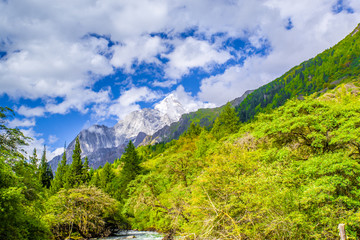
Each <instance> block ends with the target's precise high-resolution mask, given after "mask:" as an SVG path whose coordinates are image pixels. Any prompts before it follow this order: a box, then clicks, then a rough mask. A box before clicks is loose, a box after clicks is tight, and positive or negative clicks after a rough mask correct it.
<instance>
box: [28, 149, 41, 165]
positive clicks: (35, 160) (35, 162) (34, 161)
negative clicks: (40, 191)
mask: <svg viewBox="0 0 360 240" xmlns="http://www.w3.org/2000/svg"><path fill="white" fill-rule="evenodd" d="M38 163H39V159H38V158H37V154H36V148H34V151H33V155H32V156H30V164H31V165H32V166H33V167H34V168H35V169H36V168H37V167H38V166H37V165H38Z"/></svg>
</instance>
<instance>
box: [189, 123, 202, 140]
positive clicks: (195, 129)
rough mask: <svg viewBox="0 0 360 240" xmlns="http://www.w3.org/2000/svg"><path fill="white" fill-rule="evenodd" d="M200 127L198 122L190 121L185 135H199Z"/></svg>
mask: <svg viewBox="0 0 360 240" xmlns="http://www.w3.org/2000/svg"><path fill="white" fill-rule="evenodd" d="M201 130H202V128H201V127H200V125H199V124H195V123H194V122H192V123H191V124H190V126H189V128H188V130H187V131H186V134H185V135H186V136H189V137H195V136H199V135H200V133H201Z"/></svg>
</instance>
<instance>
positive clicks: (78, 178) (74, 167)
mask: <svg viewBox="0 0 360 240" xmlns="http://www.w3.org/2000/svg"><path fill="white" fill-rule="evenodd" d="M70 171H71V172H70V173H69V174H67V175H68V176H67V177H68V178H69V179H68V182H69V184H68V185H69V187H75V186H79V185H81V184H82V183H83V164H82V162H81V148H80V140H79V137H77V138H76V140H75V149H74V151H73V155H72V163H71V167H70Z"/></svg>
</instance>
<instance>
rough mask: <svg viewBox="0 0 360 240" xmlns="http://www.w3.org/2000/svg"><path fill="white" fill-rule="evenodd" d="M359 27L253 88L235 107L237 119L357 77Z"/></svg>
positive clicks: (359, 54) (359, 47)
mask: <svg viewBox="0 0 360 240" xmlns="http://www.w3.org/2000/svg"><path fill="white" fill-rule="evenodd" d="M359 28H360V25H359V26H358V27H357V28H356V29H355V30H354V31H353V32H352V33H350V34H349V35H348V36H347V37H346V38H345V39H343V40H342V41H341V42H339V43H338V44H336V45H335V46H334V47H332V48H330V49H328V50H326V51H324V52H322V53H320V54H319V55H317V56H316V57H314V58H312V59H310V60H308V61H305V62H303V63H301V64H300V65H298V66H296V67H293V68H292V69H291V70H289V71H288V72H287V73H285V74H284V75H282V76H281V77H279V78H277V79H275V80H274V81H272V82H270V83H268V84H266V85H264V86H262V87H260V88H259V89H256V90H255V91H254V92H253V93H252V94H250V95H249V96H248V97H247V98H246V99H245V100H244V101H243V102H242V103H241V104H240V105H239V106H238V107H236V109H237V112H238V113H239V117H240V120H241V121H242V122H246V121H248V120H250V119H252V118H253V117H254V116H255V115H256V114H257V113H258V112H265V111H268V110H269V109H273V108H276V107H279V106H282V105H283V104H284V103H285V102H286V100H288V99H290V98H294V97H300V98H301V97H302V96H307V95H310V94H312V93H315V92H319V91H321V90H324V91H326V89H329V88H330V89H331V88H334V87H335V86H336V85H337V84H339V83H341V82H348V81H351V80H352V79H356V78H357V77H358V76H359V73H360V35H359V33H358V30H359Z"/></svg>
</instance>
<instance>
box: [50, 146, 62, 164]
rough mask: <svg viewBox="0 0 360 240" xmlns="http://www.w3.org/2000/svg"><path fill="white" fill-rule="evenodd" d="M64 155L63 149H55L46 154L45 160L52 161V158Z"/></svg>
mask: <svg viewBox="0 0 360 240" xmlns="http://www.w3.org/2000/svg"><path fill="white" fill-rule="evenodd" d="M63 153H64V148H63V147H61V148H56V149H55V150H54V151H49V152H47V157H46V158H47V160H48V161H50V160H52V159H53V158H54V157H56V156H59V155H62V154H63Z"/></svg>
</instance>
